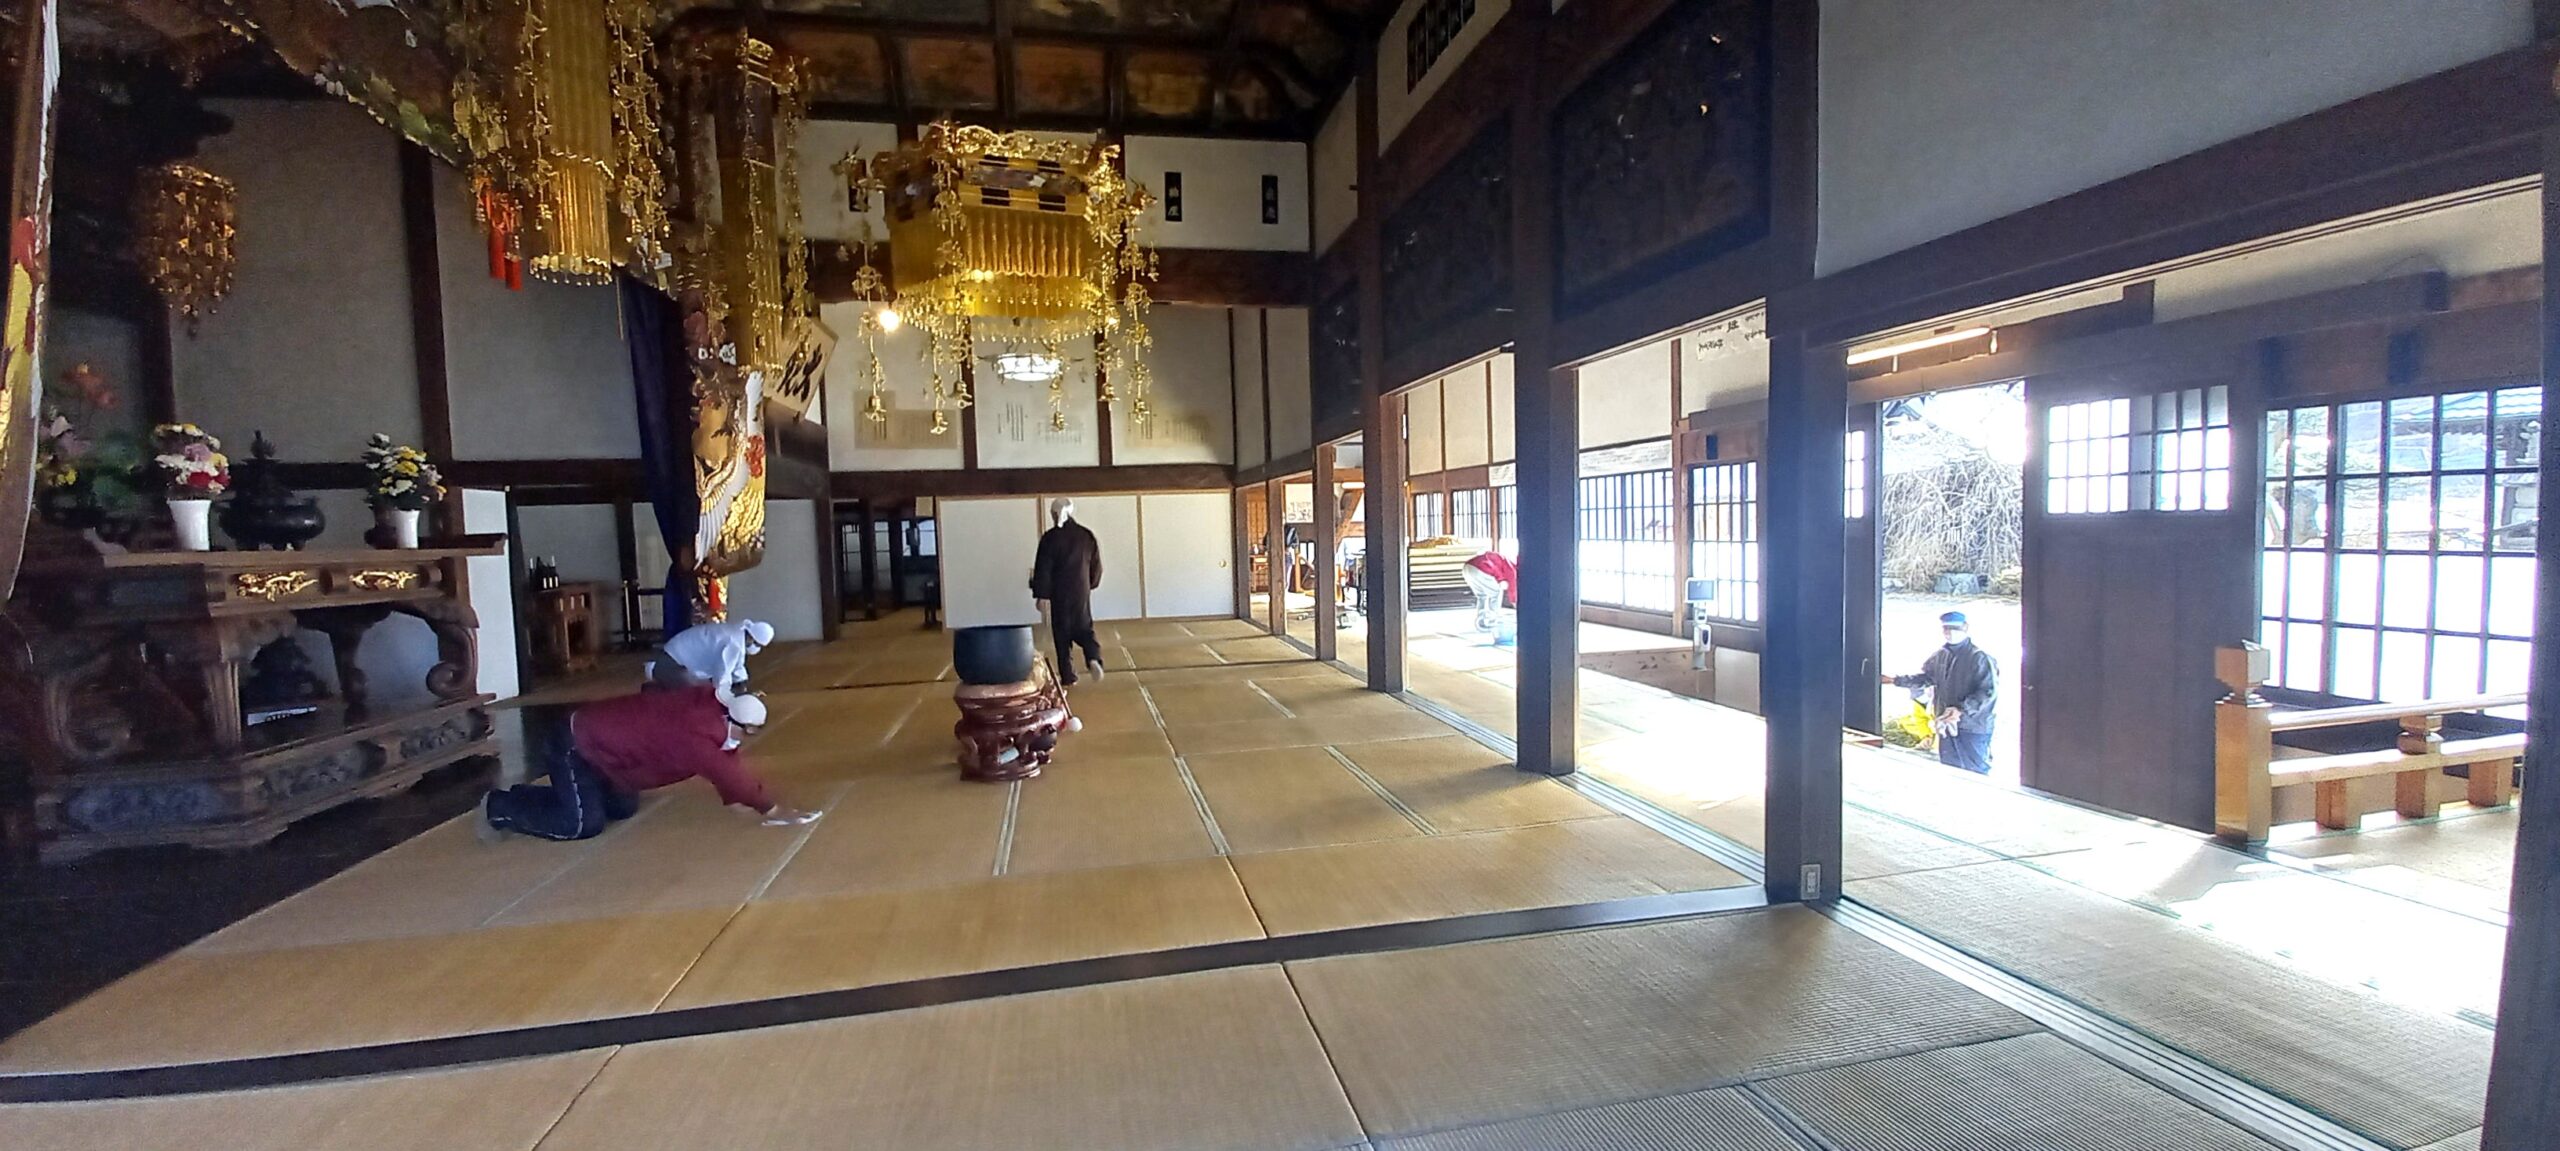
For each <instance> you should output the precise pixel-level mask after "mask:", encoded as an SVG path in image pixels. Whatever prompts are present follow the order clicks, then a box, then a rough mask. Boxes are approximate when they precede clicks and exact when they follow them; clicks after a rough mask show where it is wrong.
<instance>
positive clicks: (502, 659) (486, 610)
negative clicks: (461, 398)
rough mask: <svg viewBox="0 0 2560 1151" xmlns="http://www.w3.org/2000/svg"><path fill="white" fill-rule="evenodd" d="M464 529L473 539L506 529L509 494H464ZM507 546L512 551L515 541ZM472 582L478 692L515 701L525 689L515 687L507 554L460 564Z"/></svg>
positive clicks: (469, 490) (511, 584)
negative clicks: (477, 626) (477, 623)
mask: <svg viewBox="0 0 2560 1151" xmlns="http://www.w3.org/2000/svg"><path fill="white" fill-rule="evenodd" d="M462 530H463V531H465V532H470V533H474V534H480V533H503V532H505V531H506V530H507V493H505V492H493V491H486V490H482V489H477V488H465V489H463V490H462ZM507 546H509V547H513V546H514V541H512V540H510V541H508V544H507ZM462 564H463V569H464V571H465V572H466V573H467V574H469V575H470V577H471V610H472V612H473V613H474V614H476V615H478V616H479V617H480V690H481V692H483V693H485V694H488V695H493V696H496V697H498V698H499V699H502V700H503V699H512V698H514V697H515V695H516V693H517V692H518V691H519V690H521V689H522V687H523V685H522V684H520V683H518V682H516V600H515V577H514V574H513V572H512V570H511V569H510V567H509V565H508V563H507V554H506V553H505V552H500V553H499V554H497V555H493V556H473V557H472V558H470V559H467V560H464V561H462Z"/></svg>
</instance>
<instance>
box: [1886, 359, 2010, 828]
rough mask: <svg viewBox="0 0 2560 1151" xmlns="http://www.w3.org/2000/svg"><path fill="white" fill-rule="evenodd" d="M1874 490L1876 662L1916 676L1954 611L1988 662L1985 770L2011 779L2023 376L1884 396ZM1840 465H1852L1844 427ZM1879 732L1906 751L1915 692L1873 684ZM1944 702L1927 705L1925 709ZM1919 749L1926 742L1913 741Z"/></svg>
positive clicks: (1914, 735)
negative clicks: (1991, 676)
mask: <svg viewBox="0 0 2560 1151" xmlns="http://www.w3.org/2000/svg"><path fill="white" fill-rule="evenodd" d="M1877 424H1878V431H1877V436H1878V439H1879V441H1880V442H1879V443H1878V444H1877V451H1878V455H1879V464H1880V467H1879V468H1878V469H1877V478H1878V480H1879V484H1878V487H1877V490H1876V493H1875V514H1876V528H1875V530H1876V532H1877V549H1878V553H1879V555H1878V559H1879V563H1878V569H1879V573H1880V574H1879V576H1878V580H1877V586H1878V589H1879V592H1878V596H1877V603H1878V611H1879V617H1880V625H1881V626H1880V630H1879V633H1878V637H1877V638H1878V641H1879V649H1880V652H1881V655H1882V660H1881V669H1882V672H1883V674H1885V675H1901V676H1909V675H1914V674H1917V673H1918V672H1919V671H1920V669H1921V666H1922V665H1923V663H1925V662H1926V661H1927V659H1928V658H1929V656H1930V654H1931V653H1932V652H1935V651H1936V650H1937V649H1938V648H1939V647H1940V646H1941V643H1942V640H1941V637H1940V622H1939V621H1940V617H1942V616H1943V615H1944V614H1946V613H1948V612H1961V613H1963V615H1964V616H1965V619H1966V621H1967V623H1968V625H1969V627H1970V630H1971V632H1972V635H1973V641H1974V643H1975V644H1976V645H1977V646H1979V647H1980V648H1982V649H1983V650H1984V651H1985V652H1987V653H1989V654H1990V656H1991V658H1992V659H1993V660H1994V661H1996V662H1997V664H1998V666H1999V673H2000V680H1999V696H2000V701H1999V708H1998V715H1997V719H1996V723H1995V726H1994V727H1993V729H1992V741H1991V764H1992V767H1991V776H1992V778H1994V779H1998V780H2001V781H2003V782H2007V783H2016V782H2018V778H2019V770H2020V767H2021V761H2020V754H2019V732H2020V731H2021V729H2022V728H2023V726H2024V725H2023V723H2022V722H2021V719H2022V711H2021V707H2020V703H2021V700H2020V695H2021V693H2020V691H2019V684H2020V673H2021V671H2022V670H2023V668H2024V667H2025V665H2026V646H2025V626H2024V615H2025V613H2024V610H2023V607H2024V598H2023V597H2024V593H2025V591H2026V588H2025V575H2024V563H2023V558H2022V544H2023V540H2024V526H2025V515H2024V512H2025V502H2024V491H2025V475H2026V459H2027V399H2026V387H2025V383H2024V382H2023V381H2018V380H2011V381H2007V382H2003V383H1996V384H1986V385H1983V386H1980V387H1973V388H1963V389H1958V390H1953V391H1945V392H1933V393H1930V394H1927V395H1922V396H1914V397H1909V398H1905V399H1897V400H1888V401H1885V402H1884V403H1883V404H1882V405H1880V410H1879V412H1878V420H1877ZM1851 439H1852V443H1851V445H1850V448H1851V450H1850V453H1849V454H1850V465H1851V467H1852V468H1853V469H1857V468H1859V466H1860V465H1861V464H1862V463H1863V460H1862V459H1861V456H1862V454H1863V451H1864V449H1865V444H1864V443H1863V442H1861V441H1862V439H1863V436H1862V433H1861V432H1852V433H1851ZM1870 682H1871V685H1872V686H1871V687H1870V688H1869V690H1874V691H1878V692H1880V693H1881V696H1882V702H1881V705H1880V708H1879V711H1880V715H1881V717H1882V719H1883V728H1884V731H1883V734H1884V735H1885V736H1886V739H1887V741H1888V742H1890V743H1895V744H1899V745H1904V746H1911V745H1913V744H1914V743H1915V742H1917V741H1922V740H1925V727H1926V725H1924V724H1921V723H1919V722H1918V720H1917V714H1918V713H1919V712H1920V711H1921V710H1922V708H1923V705H1922V703H1921V697H1922V696H1923V695H1924V694H1925V692H1926V689H1923V688H1904V687H1896V686H1890V685H1881V684H1873V681H1870ZM1947 702H1949V701H1931V702H1929V703H1928V704H1927V705H1926V710H1927V711H1935V710H1937V709H1939V708H1943V707H1944V706H1946V703H1947ZM1919 749H1920V750H1926V747H1925V746H1924V747H1921V748H1919Z"/></svg>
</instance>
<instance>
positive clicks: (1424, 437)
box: [1404, 380, 1444, 476]
mask: <svg viewBox="0 0 2560 1151" xmlns="http://www.w3.org/2000/svg"><path fill="white" fill-rule="evenodd" d="M1441 432H1442V428H1441V418H1440V381H1439V380H1432V381H1431V382H1429V383H1426V384H1420V385H1417V386H1415V387H1411V388H1407V389H1405V392H1404V469H1405V473H1406V474H1408V475H1417V476H1427V475H1430V474H1432V473H1433V472H1437V471H1439V470H1441V468H1442V467H1443V466H1444V465H1443V463H1442V455H1441V446H1440V445H1441Z"/></svg>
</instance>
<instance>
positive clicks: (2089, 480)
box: [2044, 385, 2231, 515]
mask: <svg viewBox="0 0 2560 1151" xmlns="http://www.w3.org/2000/svg"><path fill="white" fill-rule="evenodd" d="M2044 455H2045V489H2044V490H2045V505H2044V510H2045V513H2046V514H2048V515H2103V514H2107V513H2110V512H2123V511H2136V510H2141V511H2159V512H2195V511H2207V512H2218V511H2223V510H2226V509H2228V508H2229V507H2230V506H2231V400H2230V389H2228V388H2225V387H2222V386H2219V385H2217V386H2214V387H2210V388H2186V389H2182V390H2179V391H2174V392H2161V393H2159V394H2157V395H2150V396H2135V397H2131V398H2119V399H2111V400H2092V401H2089V402H2087V403H2078V404H2058V405H2056V406H2055V407H2054V408H2053V409H2052V410H2051V411H2050V412H2048V413H2046V418H2045V453H2044Z"/></svg>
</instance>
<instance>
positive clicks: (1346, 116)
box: [1307, 92, 1360, 252]
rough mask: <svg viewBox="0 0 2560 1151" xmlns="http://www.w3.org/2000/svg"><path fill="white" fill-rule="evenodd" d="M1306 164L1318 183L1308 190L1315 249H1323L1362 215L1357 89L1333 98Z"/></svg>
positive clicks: (1315, 182)
mask: <svg viewBox="0 0 2560 1151" xmlns="http://www.w3.org/2000/svg"><path fill="white" fill-rule="evenodd" d="M1307 164H1308V177H1309V179H1310V180H1312V181H1313V182H1314V185H1315V186H1314V187H1313V188H1312V189H1311V190H1310V191H1309V193H1308V195H1309V197H1310V198H1311V200H1312V201H1313V203H1312V205H1311V207H1310V215H1311V222H1312V224H1313V226H1314V228H1315V250H1316V251H1319V252H1322V251H1325V250H1326V249H1329V248H1331V247H1333V242H1334V241H1335V240H1338V239H1340V238H1342V234H1343V233H1344V232H1347V231H1349V230H1350V229H1351V222H1352V221H1353V220H1356V219H1358V218H1359V217H1360V188H1359V180H1360V101H1359V99H1358V97H1357V95H1356V94H1355V93H1351V92H1344V93H1343V94H1342V96H1341V98H1340V99H1337V100H1335V101H1334V102H1333V111H1331V112H1328V113H1326V114H1325V118H1324V124H1323V125H1322V126H1321V127H1319V128H1317V129H1316V144H1315V147H1314V148H1313V149H1312V150H1310V152H1309V154H1308V160H1307Z"/></svg>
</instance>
